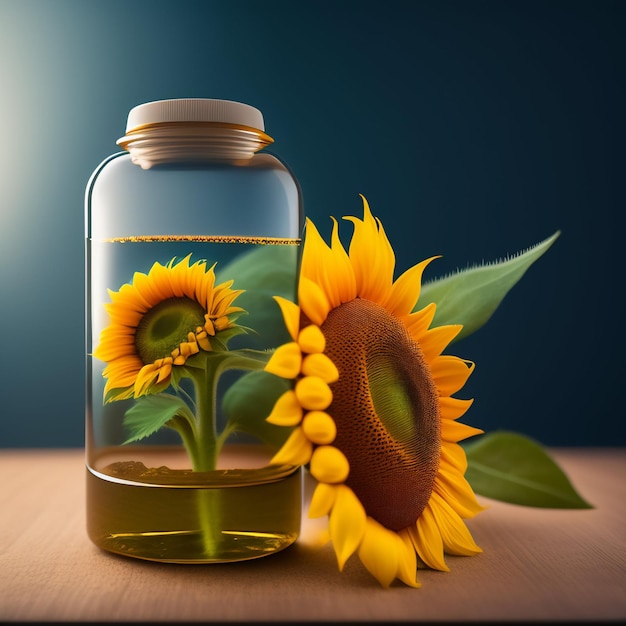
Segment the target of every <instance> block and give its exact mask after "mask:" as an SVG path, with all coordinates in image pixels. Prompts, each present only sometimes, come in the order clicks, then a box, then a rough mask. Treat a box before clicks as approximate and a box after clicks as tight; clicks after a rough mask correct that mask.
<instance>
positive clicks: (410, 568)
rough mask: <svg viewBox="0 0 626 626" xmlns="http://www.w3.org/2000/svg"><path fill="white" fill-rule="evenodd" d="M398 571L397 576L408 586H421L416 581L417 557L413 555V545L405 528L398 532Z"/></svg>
mask: <svg viewBox="0 0 626 626" xmlns="http://www.w3.org/2000/svg"><path fill="white" fill-rule="evenodd" d="M398 541H399V542H400V543H399V548H398V557H399V558H398V560H399V563H398V573H397V577H398V578H399V579H400V580H401V581H402V582H403V583H404V584H406V585H409V587H416V588H418V587H421V586H422V585H421V583H419V582H418V581H417V578H416V575H417V557H416V556H415V547H414V546H413V542H412V541H411V538H410V537H409V533H408V530H407V529H406V528H405V529H404V530H401V531H399V532H398Z"/></svg>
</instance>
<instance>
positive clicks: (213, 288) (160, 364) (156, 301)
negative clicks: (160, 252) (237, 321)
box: [93, 255, 243, 401]
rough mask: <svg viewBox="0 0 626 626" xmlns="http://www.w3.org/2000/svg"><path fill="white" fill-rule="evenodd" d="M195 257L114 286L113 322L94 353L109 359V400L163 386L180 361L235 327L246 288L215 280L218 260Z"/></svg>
mask: <svg viewBox="0 0 626 626" xmlns="http://www.w3.org/2000/svg"><path fill="white" fill-rule="evenodd" d="M190 259H191V255H188V256H186V257H185V258H184V259H182V260H179V261H178V262H176V259H172V260H171V261H170V262H169V263H168V264H167V265H161V264H160V263H154V265H153V266H152V268H151V269H150V271H149V272H148V274H143V273H141V272H136V273H135V274H134V276H133V281H132V283H127V284H125V285H123V286H122V287H121V289H120V290H119V291H116V292H113V291H111V290H109V296H110V298H111V302H110V303H108V304H106V305H105V308H106V311H107V313H108V315H109V318H110V324H109V325H108V326H107V327H106V328H105V329H104V330H103V331H102V332H101V334H100V344H99V345H98V347H97V348H96V350H95V351H94V353H93V354H94V356H95V357H96V358H98V359H101V360H102V361H105V362H106V363H107V366H106V367H105V369H104V371H103V376H104V377H105V378H106V379H107V381H106V384H105V388H104V395H105V398H106V399H107V401H112V400H123V399H126V398H131V397H135V398H137V397H139V396H142V395H145V394H147V393H158V392H159V391H162V390H163V389H165V388H166V387H167V386H168V385H169V383H170V378H171V374H172V368H173V367H174V366H180V365H184V364H185V363H186V362H187V359H188V358H189V357H191V356H193V355H194V354H197V353H198V352H200V351H206V352H210V351H211V350H212V349H213V345H212V341H213V340H214V338H216V337H217V334H218V333H219V332H221V331H224V330H226V329H228V328H231V327H232V326H233V318H232V317H231V316H232V315H233V314H234V313H239V312H241V311H243V309H241V308H239V307H234V306H232V304H233V301H234V300H235V299H236V298H237V296H238V295H239V294H241V293H242V291H240V290H239V291H238V290H233V289H231V286H232V284H233V281H232V280H230V281H227V282H224V283H222V284H220V285H215V271H214V268H215V264H214V265H213V266H212V267H210V268H208V269H207V266H206V261H196V262H195V263H193V264H192V265H190Z"/></svg>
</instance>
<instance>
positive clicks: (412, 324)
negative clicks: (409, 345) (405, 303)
mask: <svg viewBox="0 0 626 626" xmlns="http://www.w3.org/2000/svg"><path fill="white" fill-rule="evenodd" d="M436 310H437V305H436V304H435V303H434V302H431V303H430V304H427V305H426V306H425V307H424V308H423V309H420V310H419V311H416V312H415V313H411V314H410V315H408V316H407V317H405V318H404V319H403V322H404V325H405V326H406V328H407V330H408V331H409V333H410V334H411V337H413V339H415V340H416V341H420V339H421V337H422V335H423V334H424V333H425V332H426V331H427V330H428V327H429V326H430V325H431V323H432V321H433V319H434V317H435V312H436Z"/></svg>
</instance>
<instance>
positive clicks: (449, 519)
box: [431, 493, 482, 556]
mask: <svg viewBox="0 0 626 626" xmlns="http://www.w3.org/2000/svg"><path fill="white" fill-rule="evenodd" d="M431 498H432V501H431V502H432V512H433V515H434V517H435V521H436V523H437V526H438V527H439V531H440V532H441V538H442V540H443V545H444V549H445V550H446V552H448V553H450V554H456V555H459V556H472V555H474V554H479V553H480V552H482V549H481V548H480V547H478V546H477V545H476V543H475V542H474V539H472V535H471V534H470V532H469V530H468V529H467V526H466V525H465V522H464V521H463V520H462V519H461V518H460V517H459V516H458V515H457V514H456V513H455V512H454V510H453V509H452V507H450V505H449V504H448V503H447V502H446V501H445V500H444V499H443V498H442V497H441V496H440V495H439V494H437V493H433V494H432V496H431Z"/></svg>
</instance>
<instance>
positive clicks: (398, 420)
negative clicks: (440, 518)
mask: <svg viewBox="0 0 626 626" xmlns="http://www.w3.org/2000/svg"><path fill="white" fill-rule="evenodd" d="M322 331H323V333H324V335H325V337H326V346H327V348H326V353H327V354H328V356H329V357H330V358H331V359H332V360H333V361H334V363H335V365H337V368H338V369H339V376H340V377H339V380H338V381H337V382H336V383H334V384H332V385H331V388H332V391H333V402H332V404H331V406H330V408H329V409H328V411H329V413H330V414H331V415H332V417H333V419H334V420H335V423H336V425H337V437H336V439H335V441H334V442H333V445H335V446H337V447H338V448H339V449H340V450H342V451H343V453H344V454H345V455H346V457H347V459H348V461H349V463H350V475H349V476H348V479H347V481H346V484H347V485H348V486H349V487H350V488H351V489H352V490H353V491H354V493H355V494H356V495H357V497H358V498H359V500H360V501H361V503H362V504H363V506H364V507H365V510H366V512H367V514H368V515H369V516H370V517H373V518H374V519H376V520H377V521H378V522H380V523H381V524H382V525H383V526H386V527H387V528H389V529H391V530H395V531H398V530H402V529H403V528H406V527H408V526H410V525H412V524H414V523H415V521H416V520H417V518H418V517H419V516H420V515H421V513H422V511H423V510H424V507H425V506H426V505H427V504H428V500H429V499H430V495H431V493H432V490H433V486H434V482H435V477H436V475H437V470H438V468H439V457H440V451H441V424H440V413H439V396H438V393H437V389H436V387H435V384H434V382H433V379H432V375H431V372H430V368H429V367H428V363H427V362H426V360H425V359H424V356H423V354H422V352H421V350H420V347H419V345H418V344H417V343H416V342H415V341H414V340H413V338H412V337H411V336H410V335H409V333H408V331H407V330H406V328H405V327H404V325H403V324H402V322H400V320H398V319H397V318H395V317H394V316H393V315H391V314H390V313H389V312H388V311H387V310H386V309H385V308H384V307H382V306H381V305H379V304H377V303H375V302H371V301H369V300H364V299H355V300H352V301H350V302H347V303H345V304H342V305H341V306H339V307H337V308H335V309H333V310H332V311H331V312H330V314H329V315H328V318H327V319H326V321H325V322H324V324H323V325H322Z"/></svg>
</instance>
